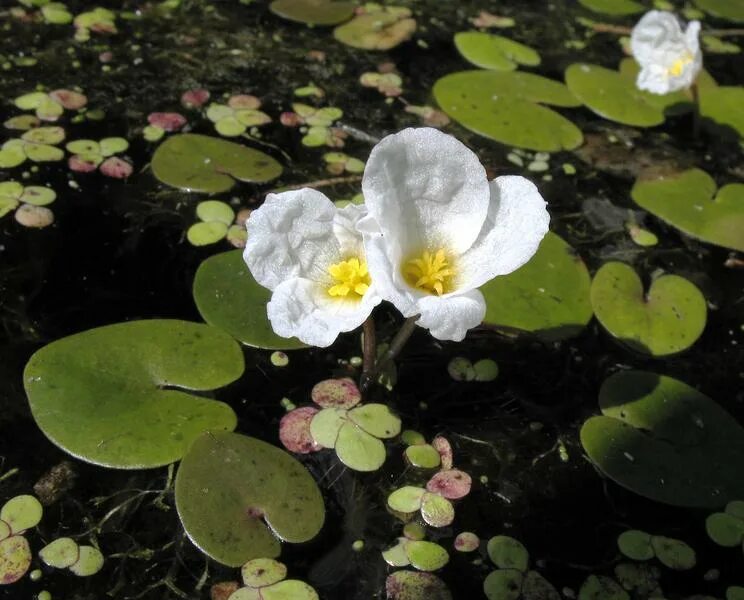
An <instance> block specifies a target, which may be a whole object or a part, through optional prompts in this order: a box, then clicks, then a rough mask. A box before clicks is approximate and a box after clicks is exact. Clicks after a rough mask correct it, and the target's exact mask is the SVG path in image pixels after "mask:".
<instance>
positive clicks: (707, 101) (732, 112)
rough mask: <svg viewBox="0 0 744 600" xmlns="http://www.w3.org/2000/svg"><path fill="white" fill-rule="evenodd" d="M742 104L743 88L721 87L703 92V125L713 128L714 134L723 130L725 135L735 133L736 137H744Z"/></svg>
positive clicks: (701, 102) (743, 101) (701, 98)
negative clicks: (728, 132) (729, 132)
mask: <svg viewBox="0 0 744 600" xmlns="http://www.w3.org/2000/svg"><path fill="white" fill-rule="evenodd" d="M742 103H744V87H742V86H720V87H716V88H706V89H704V90H701V93H700V115H701V116H702V117H704V120H703V124H705V125H708V126H711V128H712V129H713V130H714V132H718V131H720V130H721V129H722V130H723V131H724V133H725V132H727V131H733V132H734V134H735V135H738V136H739V137H744V115H743V114H742V111H741V106H742ZM708 120H710V123H708V122H707V121H708Z"/></svg>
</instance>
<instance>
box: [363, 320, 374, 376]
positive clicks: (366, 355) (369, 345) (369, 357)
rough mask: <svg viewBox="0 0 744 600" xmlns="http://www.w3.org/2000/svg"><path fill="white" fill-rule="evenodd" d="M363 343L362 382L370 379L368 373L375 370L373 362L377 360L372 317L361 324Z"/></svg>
mask: <svg viewBox="0 0 744 600" xmlns="http://www.w3.org/2000/svg"><path fill="white" fill-rule="evenodd" d="M362 332H363V337H364V343H363V345H362V356H363V359H362V360H363V362H362V382H364V381H366V380H367V379H369V377H370V375H369V374H370V373H371V372H372V371H374V369H375V360H376V359H377V340H376V339H375V320H374V317H372V315H369V317H367V320H366V321H365V322H364V323H363V324H362Z"/></svg>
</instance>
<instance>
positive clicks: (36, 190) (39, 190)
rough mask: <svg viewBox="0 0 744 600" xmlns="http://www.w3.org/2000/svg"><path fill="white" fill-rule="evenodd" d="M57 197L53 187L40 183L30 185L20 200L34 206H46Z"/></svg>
mask: <svg viewBox="0 0 744 600" xmlns="http://www.w3.org/2000/svg"><path fill="white" fill-rule="evenodd" d="M56 198H57V194H56V193H55V191H54V190H53V189H51V188H48V187H43V186H40V185H30V186H28V187H27V188H25V189H24V190H23V194H22V195H21V197H20V200H21V202H25V203H26V204H33V205H34V206H46V205H47V204H51V203H52V202H54V200H55V199H56Z"/></svg>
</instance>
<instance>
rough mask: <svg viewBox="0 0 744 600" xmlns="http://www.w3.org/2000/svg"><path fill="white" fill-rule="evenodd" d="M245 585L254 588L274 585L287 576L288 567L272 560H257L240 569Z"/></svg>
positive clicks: (250, 561)
mask: <svg viewBox="0 0 744 600" xmlns="http://www.w3.org/2000/svg"><path fill="white" fill-rule="evenodd" d="M240 575H241V577H242V578H243V583H244V584H245V585H247V586H249V587H252V588H259V587H264V586H266V585H272V584H274V583H277V582H279V581H281V580H282V579H284V578H285V577H286V576H287V567H286V565H284V564H283V563H280V562H279V561H277V560H273V559H271V558H255V559H253V560H249V561H248V562H247V563H245V564H244V565H243V566H242V567H241V568H240Z"/></svg>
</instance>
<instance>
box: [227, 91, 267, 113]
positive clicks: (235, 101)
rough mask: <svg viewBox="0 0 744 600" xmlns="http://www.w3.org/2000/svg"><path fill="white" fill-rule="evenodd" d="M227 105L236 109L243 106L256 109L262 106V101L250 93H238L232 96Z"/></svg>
mask: <svg viewBox="0 0 744 600" xmlns="http://www.w3.org/2000/svg"><path fill="white" fill-rule="evenodd" d="M227 105H228V106H229V107H230V108H234V109H236V110H237V109H241V108H248V109H256V108H260V106H261V101H260V100H259V99H258V98H256V97H255V96H251V95H249V94H237V95H235V96H230V98H229V99H228V101H227Z"/></svg>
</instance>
